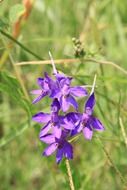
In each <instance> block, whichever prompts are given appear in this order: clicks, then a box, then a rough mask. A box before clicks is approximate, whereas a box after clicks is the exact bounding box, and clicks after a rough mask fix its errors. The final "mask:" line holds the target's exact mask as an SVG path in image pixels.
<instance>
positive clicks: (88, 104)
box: [85, 93, 95, 110]
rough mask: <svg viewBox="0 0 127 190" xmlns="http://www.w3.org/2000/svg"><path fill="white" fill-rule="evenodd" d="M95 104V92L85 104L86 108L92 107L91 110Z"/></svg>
mask: <svg viewBox="0 0 127 190" xmlns="http://www.w3.org/2000/svg"><path fill="white" fill-rule="evenodd" d="M94 105H95V96H94V93H93V94H91V96H90V97H89V98H88V100H87V102H86V104H85V110H86V109H87V108H90V109H91V110H93V108H94Z"/></svg>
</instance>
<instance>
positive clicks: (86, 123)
mask: <svg viewBox="0 0 127 190" xmlns="http://www.w3.org/2000/svg"><path fill="white" fill-rule="evenodd" d="M94 105H95V96H94V93H92V94H91V95H90V97H89V98H88V100H87V102H86V104H85V109H84V113H83V114H80V113H77V118H78V119H77V121H75V120H74V119H72V120H73V125H74V123H75V129H73V130H72V132H71V136H73V135H76V134H78V133H80V132H81V131H82V132H83V134H84V137H85V138H86V139H87V140H91V139H92V136H93V131H94V130H97V131H103V130H104V126H103V125H102V123H101V122H100V120H99V119H98V118H96V117H94V116H93V109H94ZM75 115H76V113H75Z"/></svg>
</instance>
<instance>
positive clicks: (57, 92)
mask: <svg viewBox="0 0 127 190" xmlns="http://www.w3.org/2000/svg"><path fill="white" fill-rule="evenodd" d="M61 96H62V94H61V90H60V89H59V88H53V89H51V93H50V96H49V97H50V98H57V99H59V98H60V97H61Z"/></svg>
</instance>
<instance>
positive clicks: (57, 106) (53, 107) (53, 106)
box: [51, 98, 60, 112]
mask: <svg viewBox="0 0 127 190" xmlns="http://www.w3.org/2000/svg"><path fill="white" fill-rule="evenodd" d="M59 110H60V103H59V101H58V100H57V99H56V98H55V99H54V100H53V102H52V104H51V111H52V112H58V111H59Z"/></svg>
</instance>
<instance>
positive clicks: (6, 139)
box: [0, 122, 29, 148]
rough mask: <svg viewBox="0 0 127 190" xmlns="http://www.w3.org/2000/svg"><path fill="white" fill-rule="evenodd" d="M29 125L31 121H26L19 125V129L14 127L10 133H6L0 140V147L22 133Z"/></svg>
mask: <svg viewBox="0 0 127 190" xmlns="http://www.w3.org/2000/svg"><path fill="white" fill-rule="evenodd" d="M28 127H29V123H28V122H25V123H24V124H21V125H20V126H18V127H17V129H15V128H13V129H11V131H10V132H9V134H8V135H5V136H4V137H3V138H2V139H1V140H0V148H1V147H3V146H5V145H6V144H8V143H9V142H11V141H12V140H13V139H15V138H16V137H18V136H20V135H22V133H24V131H25V130H26V129H27V128H28Z"/></svg>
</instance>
